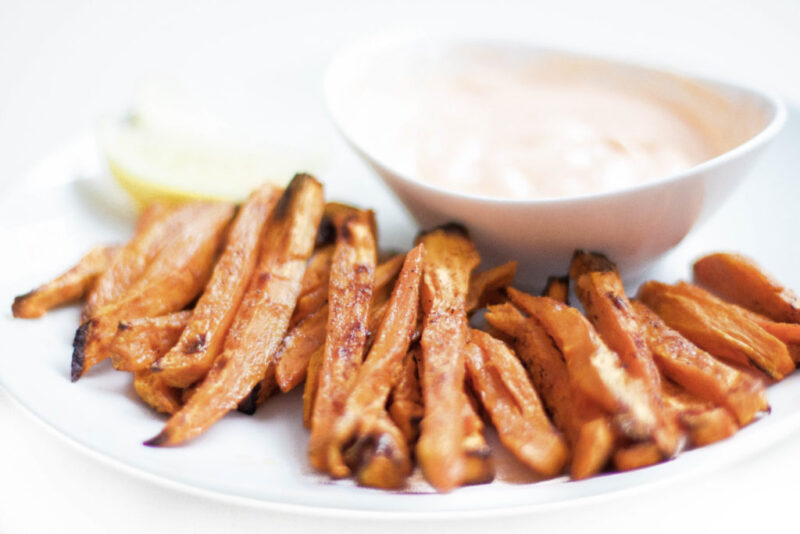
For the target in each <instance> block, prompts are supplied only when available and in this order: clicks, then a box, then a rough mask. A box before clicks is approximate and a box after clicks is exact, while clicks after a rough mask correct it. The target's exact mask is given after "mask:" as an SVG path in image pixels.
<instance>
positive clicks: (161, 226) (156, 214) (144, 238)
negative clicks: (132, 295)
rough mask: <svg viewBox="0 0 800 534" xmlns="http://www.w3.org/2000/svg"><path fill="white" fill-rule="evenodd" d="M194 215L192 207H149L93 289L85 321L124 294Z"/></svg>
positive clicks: (160, 205)
mask: <svg viewBox="0 0 800 534" xmlns="http://www.w3.org/2000/svg"><path fill="white" fill-rule="evenodd" d="M192 217H194V209H193V208H191V207H187V208H184V209H180V210H176V209H175V207H172V206H168V205H166V204H151V205H150V206H149V207H148V208H147V209H145V210H144V211H143V212H142V215H141V216H140V217H139V221H138V222H137V224H136V231H135V233H134V235H133V238H132V239H131V240H130V241H129V242H128V243H127V244H126V245H125V246H124V247H122V249H120V250H119V252H118V253H117V255H116V256H115V257H114V259H113V261H112V262H111V265H109V266H108V269H106V270H105V271H103V273H102V274H101V275H100V276H99V277H98V279H97V282H96V283H95V284H94V286H93V287H92V289H91V290H90V291H89V294H88V295H87V297H86V302H85V304H84V305H83V310H82V311H81V323H83V322H86V321H87V320H88V319H90V318H91V317H93V316H94V315H95V313H96V312H97V310H99V309H100V308H103V307H104V306H106V305H108V304H110V303H112V302H114V301H115V300H117V299H118V298H119V297H121V296H122V295H123V294H124V293H125V291H127V290H128V288H129V287H130V286H131V285H133V283H134V282H136V280H138V279H139V277H141V276H142V274H143V273H144V271H145V269H146V268H147V266H148V265H149V264H150V262H151V261H153V259H154V258H155V257H156V256H158V253H159V252H161V250H162V249H163V248H164V245H165V244H166V243H167V241H168V240H169V238H170V237H171V236H172V235H174V233H175V232H176V231H177V229H178V228H179V227H180V226H182V225H183V224H186V221H187V220H189V219H191V218H192Z"/></svg>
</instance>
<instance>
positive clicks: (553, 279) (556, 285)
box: [542, 276, 569, 304]
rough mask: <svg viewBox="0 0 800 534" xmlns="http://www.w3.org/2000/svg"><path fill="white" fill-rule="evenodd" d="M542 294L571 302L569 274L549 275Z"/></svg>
mask: <svg viewBox="0 0 800 534" xmlns="http://www.w3.org/2000/svg"><path fill="white" fill-rule="evenodd" d="M542 296H543V297H550V298H551V299H553V300H557V301H558V302H562V303H564V304H569V276H549V277H548V278H547V284H545V286H544V291H542Z"/></svg>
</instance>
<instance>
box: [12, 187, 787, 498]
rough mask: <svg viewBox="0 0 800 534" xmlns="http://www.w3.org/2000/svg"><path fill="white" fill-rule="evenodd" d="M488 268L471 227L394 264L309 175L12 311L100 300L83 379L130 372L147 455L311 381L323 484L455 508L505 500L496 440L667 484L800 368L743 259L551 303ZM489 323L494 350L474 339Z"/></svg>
mask: <svg viewBox="0 0 800 534" xmlns="http://www.w3.org/2000/svg"><path fill="white" fill-rule="evenodd" d="M479 262H480V257H479V255H478V252H477V251H476V249H475V247H474V245H473V244H472V242H471V241H470V239H469V236H468V234H467V232H466V231H465V230H464V229H463V228H462V227H460V226H458V225H446V226H443V227H440V228H436V229H433V230H430V231H427V232H424V233H422V234H421V235H420V236H419V237H418V239H417V243H416V246H415V247H414V248H413V249H412V250H410V251H409V252H407V253H406V254H398V255H388V256H385V257H384V255H382V254H380V253H379V251H378V246H377V231H376V227H375V221H374V217H373V214H372V212H371V211H364V210H359V209H357V208H354V207H350V206H346V205H342V204H333V203H329V204H326V203H325V200H324V197H323V188H322V186H321V185H320V184H319V182H317V181H316V180H315V179H314V178H313V177H311V176H308V175H297V176H296V177H295V178H294V179H293V180H292V181H291V183H290V184H289V185H288V187H286V189H285V190H280V189H278V188H275V187H274V186H271V185H267V186H264V187H262V188H260V189H259V190H257V191H255V192H253V193H252V194H251V195H250V197H249V198H248V199H247V200H246V201H245V202H244V203H243V204H242V205H241V206H238V207H237V206H235V205H233V204H229V203H223V202H194V203H187V204H183V205H160V204H156V205H152V206H150V207H148V208H147V209H146V210H144V212H143V213H142V215H141V218H140V219H139V222H138V224H137V227H136V230H135V233H134V236H133V238H132V239H131V240H130V241H129V242H128V243H127V244H126V245H124V246H120V247H99V248H95V249H93V250H92V251H90V252H89V253H88V254H87V255H86V256H84V257H83V258H82V259H81V260H80V262H79V263H78V264H77V265H76V266H75V267H74V268H72V269H71V270H69V271H68V272H66V273H64V274H63V275H61V276H59V277H58V278H56V279H55V280H53V281H51V282H48V283H46V284H45V285H43V286H41V287H39V288H38V289H35V290H34V291H31V292H30V293H28V294H26V295H23V296H20V297H17V299H15V301H14V305H13V312H14V315H15V316H16V317H24V318H33V317H39V316H41V315H42V314H43V313H45V312H46V311H47V310H49V309H51V308H53V307H55V306H59V305H62V304H65V303H68V302H71V301H75V300H78V299H81V298H85V303H84V306H83V310H82V316H81V324H80V327H79V328H78V330H77V333H76V335H75V341H74V352H73V356H72V379H73V381H74V380H77V379H78V378H80V377H81V376H82V375H83V374H84V373H86V372H87V371H89V370H90V369H91V368H92V367H93V366H95V365H97V364H98V363H100V362H102V361H103V360H105V359H110V360H111V363H112V364H113V366H114V367H115V368H116V369H118V370H122V371H128V372H131V373H133V380H134V385H135V389H136V392H137V393H138V394H139V396H140V397H141V398H142V399H143V400H144V401H145V402H146V403H147V404H149V405H150V406H152V407H153V408H154V409H155V410H157V411H160V412H166V413H168V414H171V417H170V418H169V420H168V421H167V423H166V425H165V426H164V429H163V430H162V431H161V433H159V434H158V435H157V436H155V437H154V438H152V439H150V440H149V441H147V442H146V444H147V445H152V446H166V445H177V444H180V443H184V442H186V441H187V440H189V439H191V438H194V437H196V436H198V435H199V434H201V433H203V432H204V431H206V430H208V429H209V427H211V425H213V424H214V423H215V422H216V421H217V420H219V419H220V418H221V417H222V416H224V415H225V414H226V413H227V412H229V411H231V410H234V409H236V408H237V407H238V409H239V410H240V411H243V412H246V413H252V412H253V411H254V410H255V409H257V407H258V406H259V405H260V404H262V403H263V402H264V401H266V400H267V399H268V398H269V397H270V396H271V395H273V394H275V393H276V392H278V391H281V392H284V393H285V392H287V391H290V390H291V389H293V388H295V387H297V386H299V385H300V384H301V383H303V382H304V383H305V385H304V387H305V390H304V394H303V413H304V415H303V423H304V424H305V425H306V426H307V427H308V428H309V429H310V441H309V448H308V455H309V460H310V462H311V464H312V465H313V466H314V467H315V468H316V469H317V470H319V471H321V472H324V473H327V474H328V475H330V476H331V477H333V478H343V477H351V476H352V477H354V478H355V479H356V480H357V481H358V483H360V484H362V485H366V486H373V487H379V488H402V487H403V486H404V485H405V484H406V481H407V479H408V477H409V475H410V474H411V472H412V470H413V469H414V466H415V465H417V466H419V467H420V468H421V471H422V473H423V475H424V476H425V478H426V479H427V480H428V481H429V482H430V484H431V485H432V486H433V487H434V488H436V489H437V490H438V491H449V490H451V489H453V488H456V487H458V486H462V485H465V484H476V483H484V482H488V481H491V480H492V479H493V476H494V471H493V465H492V455H491V450H490V448H489V446H488V445H487V442H486V439H485V437H484V424H486V423H488V422H490V423H491V424H492V425H493V426H494V428H495V429H496V431H497V434H498V436H499V438H500V441H501V442H502V444H503V445H504V446H505V447H507V448H508V449H509V450H510V451H511V452H512V453H513V454H514V455H515V456H516V457H517V458H518V459H519V460H520V461H521V462H522V463H524V464H525V465H527V466H528V467H529V468H530V469H531V470H533V471H534V472H535V473H538V474H539V475H540V476H541V477H552V476H556V475H558V474H560V473H562V472H564V471H565V470H568V471H569V474H570V476H571V477H572V478H573V479H582V478H586V477H589V476H592V475H594V474H597V473H600V472H603V471H605V470H607V469H617V470H628V469H635V468H639V467H643V466H646V465H650V464H654V463H657V462H660V461H663V460H666V459H669V458H672V457H674V456H675V455H676V454H677V453H678V452H679V451H681V450H682V449H684V448H685V447H687V446H701V445H705V444H708V443H712V442H715V441H718V440H720V439H723V438H726V437H728V436H730V435H731V434H733V433H734V432H736V431H737V429H738V428H740V427H741V426H743V425H747V424H748V423H750V422H751V421H753V420H754V418H755V417H757V416H758V414H760V413H762V412H765V411H768V409H769V407H768V405H767V400H766V394H765V384H766V383H769V382H771V381H777V380H780V379H782V378H783V377H785V376H786V375H787V374H789V373H791V372H792V371H793V370H794V368H795V363H796V362H797V361H800V302H798V299H797V298H796V297H795V295H794V294H793V293H791V292H790V291H789V290H787V289H785V288H784V287H782V286H781V285H780V284H778V283H777V282H775V281H774V280H773V279H771V278H770V277H769V276H767V275H766V274H764V272H763V271H762V270H761V269H760V268H759V267H757V266H756V265H755V264H754V263H753V262H752V261H750V260H748V259H746V258H744V257H741V256H738V255H733V254H712V255H709V256H706V257H704V258H702V259H700V260H699V261H698V262H697V263H696V264H695V266H694V272H695V279H696V282H697V283H698V284H699V285H692V284H689V283H685V282H681V283H678V284H675V285H666V284H662V283H659V282H655V281H651V282H647V283H645V284H643V285H642V286H641V288H640V289H639V293H638V296H637V299H635V300H630V299H629V298H628V297H627V296H626V294H625V290H624V288H623V284H622V281H621V279H620V276H619V273H618V271H617V269H616V267H615V266H614V264H613V263H611V262H610V261H609V260H608V259H607V258H605V257H604V256H603V255H601V254H597V253H586V252H582V251H578V252H576V253H575V255H574V257H573V260H572V264H571V266H570V269H569V276H567V277H562V278H551V279H550V280H549V281H548V284H547V287H546V288H545V291H544V294H543V295H542V296H532V295H529V294H526V293H523V292H521V291H518V290H515V289H514V288H512V287H511V283H512V279H513V277H514V272H515V268H516V264H515V263H514V262H510V263H507V264H505V265H501V266H499V267H495V268H493V269H489V270H486V271H483V272H478V273H475V272H474V271H475V269H476V267H477V266H478V264H479ZM570 283H571V284H572V288H573V289H574V293H575V295H577V297H578V299H579V300H580V303H581V305H582V308H583V310H584V311H585V314H584V313H582V312H581V311H579V310H578V309H577V308H574V307H571V306H570V305H569V304H568V298H569V295H570V293H571V291H570ZM700 286H703V287H705V288H706V289H703V288H701V287H700ZM480 308H486V311H485V314H484V316H485V322H486V323H488V327H487V328H486V330H487V331H483V330H479V329H476V328H474V327H472V326H471V323H470V315H471V314H473V312H475V311H476V310H478V309H480ZM474 322H475V321H473V323H474Z"/></svg>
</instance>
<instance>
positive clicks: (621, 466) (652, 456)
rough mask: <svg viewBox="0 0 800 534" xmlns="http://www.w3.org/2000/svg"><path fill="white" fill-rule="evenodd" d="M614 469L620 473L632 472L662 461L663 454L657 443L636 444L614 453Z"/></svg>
mask: <svg viewBox="0 0 800 534" xmlns="http://www.w3.org/2000/svg"><path fill="white" fill-rule="evenodd" d="M613 460H614V467H616V468H617V470H618V471H632V470H634V469H641V468H642V467H647V466H649V465H654V464H657V463H659V462H660V461H661V452H660V451H659V449H658V446H657V445H656V444H655V443H651V442H644V443H635V444H633V445H629V446H627V447H624V448H621V449H617V450H616V452H614V457H613Z"/></svg>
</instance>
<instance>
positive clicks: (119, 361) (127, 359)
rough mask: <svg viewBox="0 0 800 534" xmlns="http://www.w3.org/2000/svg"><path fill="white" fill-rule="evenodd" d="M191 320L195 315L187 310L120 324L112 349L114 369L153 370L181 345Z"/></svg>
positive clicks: (111, 344) (111, 345) (109, 348)
mask: <svg viewBox="0 0 800 534" xmlns="http://www.w3.org/2000/svg"><path fill="white" fill-rule="evenodd" d="M191 318H192V312H191V311H189V310H187V311H179V312H175V313H169V314H167V315H161V316H160V317H145V318H142V319H129V320H126V321H119V322H118V323H117V333H116V335H115V336H114V338H113V339H112V340H111V342H110V343H109V346H108V350H109V352H110V353H111V363H112V364H113V365H114V368H115V369H117V370H118V371H142V370H144V369H147V368H149V367H150V365H151V364H152V363H153V362H154V361H156V360H157V359H158V358H160V357H162V356H163V355H164V354H166V353H167V352H168V351H169V349H171V348H172V347H173V346H174V345H175V343H177V341H178V339H179V338H180V336H181V332H183V329H184V328H186V325H187V324H188V323H189V320H190V319H191Z"/></svg>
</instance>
